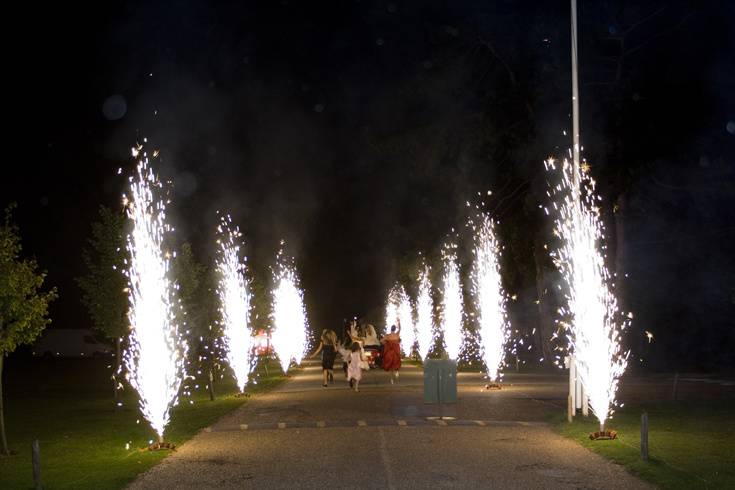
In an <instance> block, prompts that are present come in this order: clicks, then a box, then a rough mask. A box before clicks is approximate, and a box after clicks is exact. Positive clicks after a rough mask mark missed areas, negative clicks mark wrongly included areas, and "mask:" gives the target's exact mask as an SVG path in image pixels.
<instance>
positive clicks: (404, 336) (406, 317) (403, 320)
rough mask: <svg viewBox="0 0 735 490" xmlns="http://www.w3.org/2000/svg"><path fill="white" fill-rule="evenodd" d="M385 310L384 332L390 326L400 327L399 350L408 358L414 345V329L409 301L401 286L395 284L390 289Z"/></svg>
mask: <svg viewBox="0 0 735 490" xmlns="http://www.w3.org/2000/svg"><path fill="white" fill-rule="evenodd" d="M385 309H386V312H385V328H386V331H388V329H390V327H391V325H396V324H400V325H401V349H403V352H404V354H406V355H407V356H410V355H411V352H412V351H413V345H414V343H416V328H415V326H414V324H413V314H412V310H413V309H412V307H411V301H410V300H409V299H408V295H407V294H406V290H405V289H404V288H403V286H401V285H400V284H396V285H394V286H393V287H392V288H391V290H390V291H389V292H388V301H387V303H386V307H385Z"/></svg>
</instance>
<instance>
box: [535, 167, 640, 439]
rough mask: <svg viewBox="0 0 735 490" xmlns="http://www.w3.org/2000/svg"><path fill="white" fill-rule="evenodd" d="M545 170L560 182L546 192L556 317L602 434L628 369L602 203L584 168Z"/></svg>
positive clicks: (624, 319)
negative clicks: (562, 289) (560, 288)
mask: <svg viewBox="0 0 735 490" xmlns="http://www.w3.org/2000/svg"><path fill="white" fill-rule="evenodd" d="M545 167H546V170H547V171H549V172H558V173H560V177H561V183H560V184H558V185H557V186H555V187H551V189H550V192H549V195H550V196H551V197H552V199H554V202H553V205H552V206H553V208H554V210H555V211H556V212H557V215H556V218H555V222H554V223H555V228H554V234H555V235H556V236H558V237H559V238H560V246H559V248H558V249H557V250H555V251H553V252H552V254H551V255H552V258H553V259H554V263H555V264H556V266H557V268H558V269H559V271H560V272H561V274H562V276H563V277H564V280H565V282H566V284H567V291H566V294H565V296H566V301H565V303H566V304H565V305H564V307H563V308H561V310H560V313H561V315H562V317H564V318H565V319H568V320H569V321H568V323H565V325H566V327H567V331H568V339H569V346H570V351H571V352H572V353H573V354H574V357H575V359H576V362H577V373H578V376H579V377H580V378H581V381H582V386H583V387H584V390H585V393H586V396H587V397H588V399H589V406H590V408H591V409H592V412H593V413H594V414H595V416H596V417H597V419H598V420H599V422H600V431H604V427H605V421H606V420H607V419H608V418H609V417H610V415H612V413H613V406H614V405H615V394H616V392H617V388H618V380H619V378H620V376H621V375H622V374H623V372H624V371H625V367H626V365H627V353H625V354H623V353H621V347H620V340H621V331H622V330H623V329H624V328H625V327H626V326H627V324H628V319H627V318H625V317H624V316H623V315H622V314H620V312H619V311H618V305H617V300H616V298H615V295H614V294H613V293H612V290H611V287H612V283H611V278H610V273H609V272H608V270H607V267H606V266H605V257H604V255H603V253H602V251H601V250H602V240H603V239H604V235H605V234H604V228H603V225H602V220H601V219H600V210H599V207H598V203H599V201H600V198H599V197H598V196H597V194H596V193H595V182H594V180H592V179H591V178H590V177H589V175H588V173H587V172H588V167H587V165H581V166H579V167H576V166H575V165H573V164H572V163H571V162H569V161H568V160H566V159H565V160H564V161H563V162H561V164H560V163H559V162H556V161H554V160H551V159H549V160H547V161H546V162H545ZM577 183H579V185H577ZM546 212H547V214H548V209H546Z"/></svg>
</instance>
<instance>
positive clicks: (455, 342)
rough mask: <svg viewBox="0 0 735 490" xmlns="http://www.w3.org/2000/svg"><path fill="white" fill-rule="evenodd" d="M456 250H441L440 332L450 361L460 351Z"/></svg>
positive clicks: (460, 321)
mask: <svg viewBox="0 0 735 490" xmlns="http://www.w3.org/2000/svg"><path fill="white" fill-rule="evenodd" d="M455 248H456V246H455V245H453V244H448V245H445V246H444V248H443V250H442V262H443V263H444V276H443V283H444V294H443V296H442V323H441V325H442V331H443V333H444V345H445V347H446V349H447V355H448V356H449V358H450V359H457V358H458V357H459V352H460V350H461V349H462V337H463V335H462V331H463V330H462V317H463V314H462V312H463V309H462V284H461V282H460V279H459V268H458V267H457V254H456V253H455V252H454V249H455Z"/></svg>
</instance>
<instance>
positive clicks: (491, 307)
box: [472, 214, 523, 381]
mask: <svg viewBox="0 0 735 490" xmlns="http://www.w3.org/2000/svg"><path fill="white" fill-rule="evenodd" d="M481 220H482V221H481V223H480V225H479V226H478V227H477V229H476V232H475V250H474V255H475V262H474V264H473V267H472V291H473V293H474V296H475V301H476V302H477V303H476V305H477V312H478V324H479V326H480V332H479V333H480V341H481V344H482V358H483V360H484V361H485V367H486V368H487V375H488V378H490V380H491V381H499V378H500V377H501V376H502V374H501V373H500V370H501V368H502V367H503V366H504V360H505V345H506V342H507V341H508V339H509V337H510V326H509V324H508V317H507V315H506V310H505V303H506V295H505V291H504V290H503V285H502V281H501V277H500V264H499V261H498V257H499V255H500V247H499V245H498V241H497V239H496V237H495V230H494V223H493V221H492V219H491V218H490V217H489V216H488V215H486V214H483V215H482V218H481ZM520 342H521V345H522V344H523V339H521V340H520Z"/></svg>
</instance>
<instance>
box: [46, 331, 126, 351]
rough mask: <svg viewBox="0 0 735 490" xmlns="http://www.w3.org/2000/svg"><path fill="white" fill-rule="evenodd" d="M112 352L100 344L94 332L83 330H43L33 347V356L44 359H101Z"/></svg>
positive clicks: (103, 344)
mask: <svg viewBox="0 0 735 490" xmlns="http://www.w3.org/2000/svg"><path fill="white" fill-rule="evenodd" d="M114 352H115V350H114V348H113V347H112V346H110V345H108V344H105V343H102V342H100V341H99V340H97V339H96V338H95V337H94V332H92V331H91V330H87V329H84V328H69V329H67V328H53V329H47V330H44V332H43V334H41V338H40V339H38V341H37V342H36V343H35V345H34V346H33V355H34V356H44V357H102V356H110V355H113V354H114Z"/></svg>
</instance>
